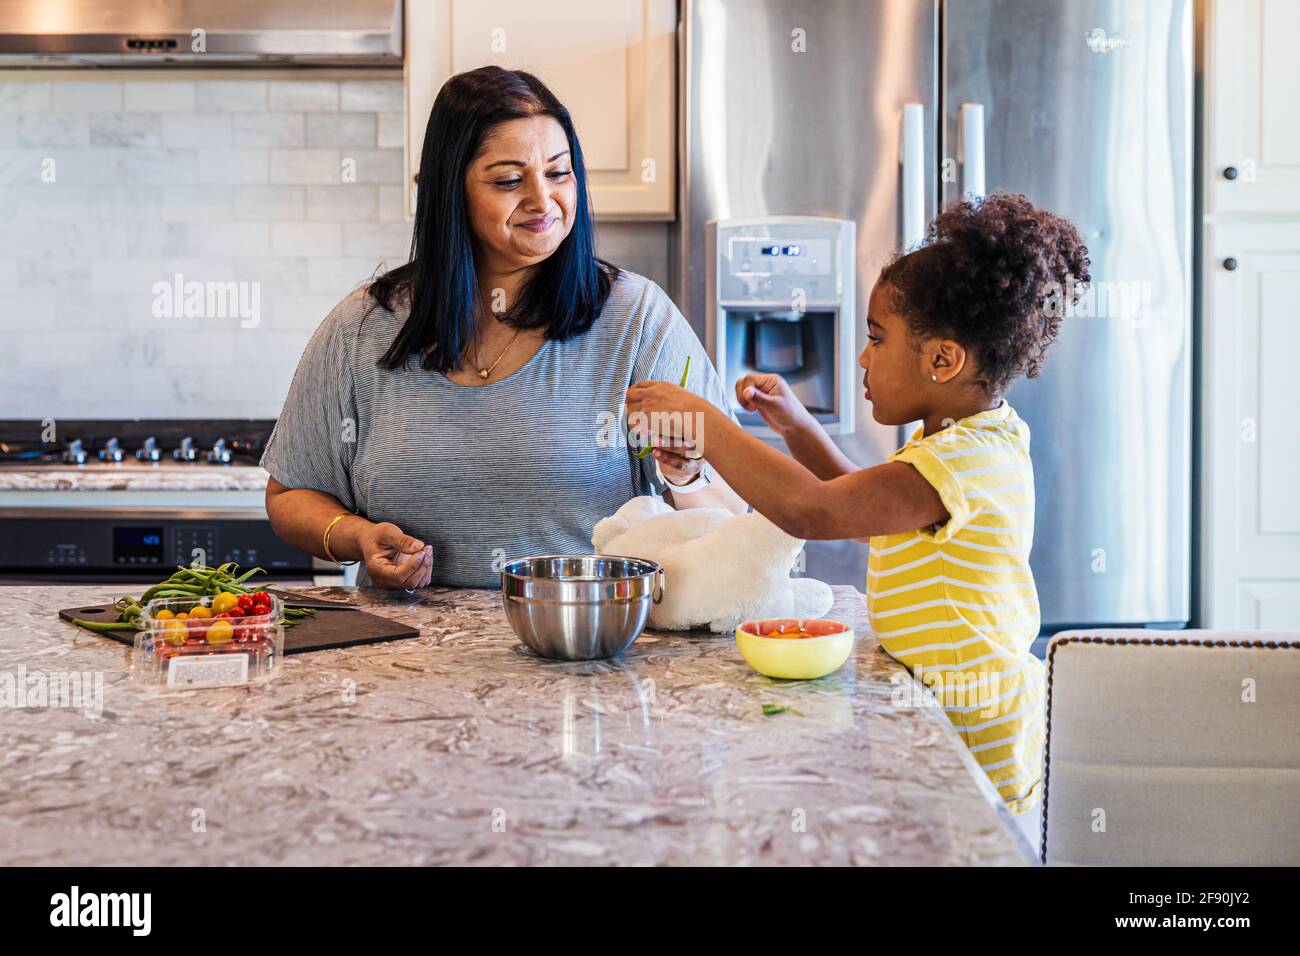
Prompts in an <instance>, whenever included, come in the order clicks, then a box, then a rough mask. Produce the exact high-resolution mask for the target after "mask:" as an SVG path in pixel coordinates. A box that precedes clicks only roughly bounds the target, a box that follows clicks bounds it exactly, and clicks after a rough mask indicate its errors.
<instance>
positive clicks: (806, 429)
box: [627, 194, 1090, 843]
mask: <svg viewBox="0 0 1300 956" xmlns="http://www.w3.org/2000/svg"><path fill="white" fill-rule="evenodd" d="M1088 270H1089V261H1088V250H1087V249H1086V248H1085V246H1084V244H1083V241H1082V240H1081V239H1080V237H1079V233H1078V231H1077V230H1076V229H1075V228H1074V226H1072V225H1071V224H1070V223H1069V222H1067V221H1065V220H1064V219H1062V218H1060V217H1059V216H1055V215H1053V214H1052V213H1050V212H1047V211H1046V210H1042V209H1036V208H1034V206H1032V205H1031V204H1030V203H1029V201H1028V200H1027V199H1025V198H1024V197H1023V196H1012V195H1005V194H995V195H992V196H990V197H988V198H986V199H984V200H982V201H977V202H967V203H961V204H959V205H957V206H954V207H952V208H950V209H948V210H946V211H945V212H943V213H941V214H940V215H939V216H938V217H937V218H936V219H935V220H934V222H932V223H931V224H930V227H929V231H928V233H927V241H926V243H925V244H924V245H923V246H921V247H920V248H919V249H917V250H915V251H914V252H911V253H908V254H907V255H903V256H901V257H899V258H897V259H895V260H894V261H893V262H892V263H890V264H889V265H888V266H886V267H885V269H884V270H883V271H882V272H881V273H880V277H879V278H878V279H877V281H876V285H875V288H874V289H873V290H872V293H871V300H870V304H869V307H868V314H867V329H868V335H867V339H868V341H867V346H866V348H865V349H864V350H863V352H862V355H861V356H860V357H859V359H858V364H859V365H861V366H862V368H863V370H864V372H865V374H864V376H863V386H864V389H865V394H866V398H867V400H868V401H870V402H871V409H872V416H873V417H874V418H875V420H876V421H878V422H880V423H881V424H884V425H904V424H907V423H908V422H915V421H919V422H921V423H922V427H921V428H919V429H918V430H917V431H916V432H915V433H914V434H913V435H912V438H911V440H910V441H909V442H908V443H907V444H906V445H905V446H903V448H902V449H900V450H899V451H897V452H895V453H894V454H893V455H892V456H890V460H889V461H888V462H887V463H886V464H883V465H877V466H876V467H873V468H859V467H858V466H857V465H855V464H854V463H853V462H851V461H849V460H848V459H847V458H846V457H845V456H844V455H843V454H842V453H841V452H840V451H839V450H838V449H837V448H836V447H835V445H834V444H833V443H832V441H831V439H830V438H829V436H827V434H826V432H825V431H824V430H823V429H822V427H821V426H820V425H819V424H817V422H816V421H815V420H814V419H813V417H812V415H811V414H810V413H809V412H808V410H807V409H805V408H804V407H803V406H802V405H801V404H800V403H799V401H798V399H796V398H795V396H794V394H793V393H792V392H791V390H790V387H789V386H788V385H787V384H786V382H785V381H784V380H782V379H781V377H780V376H777V375H747V376H746V377H745V378H743V379H741V380H740V381H738V382H737V383H736V396H737V399H738V401H739V402H740V404H741V405H742V406H743V407H744V408H745V409H747V410H749V411H758V412H759V414H761V415H762V417H763V420H764V421H765V422H767V424H768V425H769V426H770V427H771V428H773V429H774V430H775V431H777V432H778V433H779V434H780V435H781V437H782V438H784V439H785V442H786V444H787V446H788V447H789V449H790V453H791V455H793V457H792V458H791V457H787V456H786V455H784V454H782V453H781V452H780V451H778V450H777V449H775V448H773V447H772V446H770V445H768V444H766V443H765V442H763V441H762V440H760V439H759V438H757V437H755V436H753V435H751V434H749V433H748V432H746V431H744V430H743V429H742V428H740V427H739V426H737V425H736V424H735V423H734V422H732V421H731V420H729V419H728V418H727V416H726V414H725V413H723V412H721V411H719V410H718V409H717V408H715V407H713V406H712V405H710V404H709V403H708V402H706V401H705V400H703V399H701V398H699V397H698V396H696V395H694V394H693V393H691V392H688V391H685V390H683V389H680V388H677V387H676V386H674V385H672V384H669V383H665V382H642V383H640V384H638V385H634V386H633V387H632V388H630V389H628V392H627V407H628V415H629V420H630V421H631V422H633V424H636V423H637V422H638V421H641V422H649V425H650V427H651V428H653V427H654V425H655V424H656V423H655V414H656V413H661V414H662V413H669V414H668V415H667V418H666V419H665V418H663V417H661V418H659V422H664V421H665V420H667V421H668V422H670V423H673V422H682V421H684V419H685V418H686V417H691V418H692V421H693V423H694V425H693V428H694V434H695V436H696V439H697V446H698V451H699V452H700V453H702V455H703V457H704V458H705V459H706V460H707V462H708V463H709V464H710V465H711V466H712V467H714V468H716V469H717V471H718V472H720V473H721V475H722V477H723V478H725V479H726V480H727V482H728V483H729V484H730V485H731V487H732V488H734V489H735V490H736V492H738V493H739V494H740V496H741V497H742V498H744V499H745V500H746V501H748V502H749V503H750V504H751V505H752V506H753V507H754V508H755V510H757V511H759V512H761V513H762V514H764V515H766V516H767V517H768V518H769V519H771V520H772V521H773V522H774V523H775V524H777V525H779V526H780V527H781V528H782V529H784V530H785V531H787V532H788V533H790V534H791V535H794V536H796V537H799V538H813V539H827V538H858V539H866V538H870V546H871V547H870V552H871V553H870V558H869V560H868V564H867V612H868V616H869V619H870V621H871V627H872V631H873V633H874V634H875V635H876V637H878V638H879V640H880V643H881V646H883V647H884V649H885V650H886V651H887V652H888V653H889V654H891V655H892V656H893V657H895V658H896V659H898V660H899V661H900V662H901V663H903V664H904V665H905V666H906V667H907V668H908V669H909V670H911V671H912V673H913V674H914V675H916V676H917V677H918V678H920V679H921V680H923V682H924V683H926V684H927V685H928V686H930V687H932V688H933V689H934V691H935V694H936V697H937V698H938V700H939V702H940V703H941V704H942V705H943V706H944V708H945V710H946V712H947V714H948V717H949V719H950V720H951V721H952V723H953V724H954V725H955V726H956V728H957V730H958V732H959V733H960V734H961V735H962V738H963V739H964V740H965V742H966V744H967V746H968V747H970V750H971V752H972V753H973V754H974V756H975V757H976V759H977V760H978V761H979V763H980V765H981V766H982V767H983V768H984V770H985V772H986V773H987V774H988V776H989V779H990V780H991V781H992V782H993V785H994V786H995V787H996V788H997V790H998V793H999V794H1001V796H1002V799H1003V800H1004V801H1005V802H1006V804H1007V807H1008V809H1010V811H1011V812H1012V813H1014V814H1023V813H1025V812H1026V811H1028V810H1031V809H1032V808H1034V807H1035V806H1036V804H1037V802H1038V796H1039V793H1038V789H1039V783H1040V777H1041V763H1042V760H1041V748H1042V736H1043V734H1042V690H1041V685H1042V665H1041V663H1040V662H1039V661H1038V660H1037V659H1036V658H1034V657H1032V656H1031V655H1030V653H1029V646H1030V644H1031V643H1032V642H1033V640H1034V638H1035V637H1036V636H1037V635H1038V628H1039V613H1038V595H1037V591H1036V589H1035V587H1034V577H1033V574H1032V573H1031V572H1030V569H1029V549H1030V546H1031V545H1032V543H1033V528H1034V477H1033V469H1032V466H1031V464H1030V459H1029V429H1028V427H1027V426H1026V425H1025V423H1024V422H1023V421H1021V420H1020V418H1019V417H1018V416H1017V415H1016V413H1015V411H1014V410H1013V409H1012V408H1011V406H1010V405H1008V404H1007V403H1006V401H1005V400H1004V399H1003V398H1002V396H1003V394H1004V393H1005V392H1006V390H1007V388H1008V386H1009V385H1010V384H1011V383H1012V382H1013V381H1015V379H1016V378H1018V377H1019V376H1021V375H1027V376H1031V377H1032V376H1035V375H1037V374H1038V371H1039V366H1040V364H1041V362H1042V360H1043V356H1044V353H1045V352H1046V351H1047V348H1048V346H1049V345H1051V343H1052V341H1053V340H1054V339H1055V338H1056V332H1057V327H1058V325H1059V323H1060V316H1061V313H1062V312H1063V311H1064V301H1063V298H1064V297H1067V296H1068V295H1070V294H1072V293H1073V290H1074V285H1073V283H1085V282H1087V281H1088V280H1089V278H1090V276H1089V271H1088ZM672 413H677V414H672ZM640 416H645V417H640ZM670 431H672V432H673V434H675V435H678V436H681V435H684V434H689V432H687V431H686V429H685V428H673V429H670ZM670 438H671V436H670ZM656 454H660V452H659V451H656ZM663 454H666V455H667V454H672V452H668V451H665V452H663ZM1034 842H1035V843H1036V842H1037V841H1036V840H1035V841H1034Z"/></svg>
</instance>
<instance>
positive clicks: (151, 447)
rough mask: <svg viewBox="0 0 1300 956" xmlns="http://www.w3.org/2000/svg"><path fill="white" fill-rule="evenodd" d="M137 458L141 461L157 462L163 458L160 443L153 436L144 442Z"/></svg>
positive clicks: (137, 451) (136, 455)
mask: <svg viewBox="0 0 1300 956" xmlns="http://www.w3.org/2000/svg"><path fill="white" fill-rule="evenodd" d="M135 457H136V458H139V459H140V460H141V461H157V460H158V459H159V458H161V457H162V451H160V450H159V448H158V441H157V439H155V438H154V437H153V436H152V435H150V436H149V437H148V438H146V439H145V440H144V444H143V445H141V446H140V448H139V449H137V450H136V453H135Z"/></svg>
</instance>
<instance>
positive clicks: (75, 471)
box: [0, 461, 270, 492]
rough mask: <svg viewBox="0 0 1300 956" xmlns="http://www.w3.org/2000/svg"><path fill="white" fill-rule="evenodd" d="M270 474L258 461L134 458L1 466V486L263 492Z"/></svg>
mask: <svg viewBox="0 0 1300 956" xmlns="http://www.w3.org/2000/svg"><path fill="white" fill-rule="evenodd" d="M269 477H270V476H269V475H268V474H267V473H266V471H265V470H264V469H262V468H260V467H258V466H257V465H208V464H183V463H174V462H166V463H162V464H156V465H148V464H140V463H139V462H135V461H128V462H122V463H120V464H111V463H110V464H103V463H99V462H96V463H93V464H85V465H60V466H53V467H50V466H45V467H40V468H23V467H21V466H12V465H6V466H5V467H3V468H0V492H4V491H264V490H265V489H266V483H267V480H268V478H269Z"/></svg>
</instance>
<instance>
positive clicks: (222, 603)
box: [212, 591, 239, 614]
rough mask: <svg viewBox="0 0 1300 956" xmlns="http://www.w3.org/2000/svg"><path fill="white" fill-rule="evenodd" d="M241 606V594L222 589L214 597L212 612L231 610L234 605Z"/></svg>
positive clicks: (218, 612)
mask: <svg viewBox="0 0 1300 956" xmlns="http://www.w3.org/2000/svg"><path fill="white" fill-rule="evenodd" d="M238 606H239V595H237V594H231V593H230V592H229V591H222V592H221V593H220V594H218V595H217V596H216V597H214V598H213V599H212V612H213V613H214V614H220V613H222V612H223V611H229V610H230V609H231V608H232V607H238Z"/></svg>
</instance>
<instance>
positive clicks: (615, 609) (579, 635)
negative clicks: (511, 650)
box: [501, 554, 664, 661]
mask: <svg viewBox="0 0 1300 956" xmlns="http://www.w3.org/2000/svg"><path fill="white" fill-rule="evenodd" d="M663 596H664V571H663V568H661V567H660V566H659V565H658V564H657V563H655V562H654V561H643V560H641V559H640V558H621V557H617V556H615V555H608V554H577V555H542V556H539V557H534V558H520V559H519V560H517V561H511V562H510V563H509V564H507V565H506V566H505V568H504V569H502V571H501V601H502V603H503V604H504V605H505V609H506V619H507V620H509V621H510V626H511V627H513V628H514V629H515V633H516V634H518V635H519V639H520V640H521V641H523V642H524V644H525V645H527V646H528V647H530V648H532V649H533V650H534V651H536V652H537V653H538V654H541V655H542V656H543V657H555V658H559V659H560V660H566V661H590V660H596V659H598V658H602V657H613V656H614V655H616V654H621V653H622V652H623V651H624V650H626V649H627V647H628V645H630V644H631V643H632V642H633V641H635V640H636V639H637V636H638V635H639V634H640V633H641V631H642V629H643V628H644V627H645V624H646V621H647V620H649V618H650V608H651V606H652V605H654V604H658V603H659V602H660V601H661V600H663Z"/></svg>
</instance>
